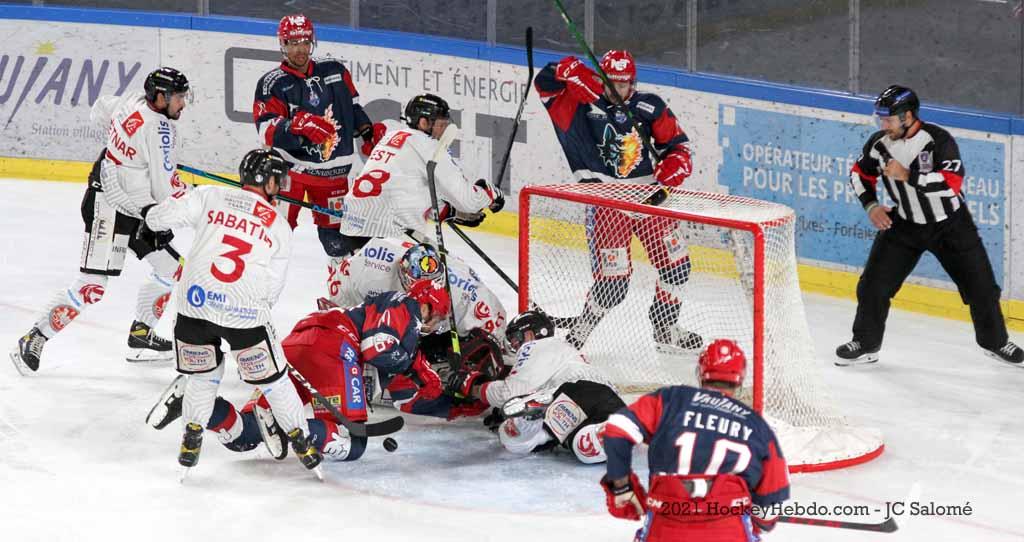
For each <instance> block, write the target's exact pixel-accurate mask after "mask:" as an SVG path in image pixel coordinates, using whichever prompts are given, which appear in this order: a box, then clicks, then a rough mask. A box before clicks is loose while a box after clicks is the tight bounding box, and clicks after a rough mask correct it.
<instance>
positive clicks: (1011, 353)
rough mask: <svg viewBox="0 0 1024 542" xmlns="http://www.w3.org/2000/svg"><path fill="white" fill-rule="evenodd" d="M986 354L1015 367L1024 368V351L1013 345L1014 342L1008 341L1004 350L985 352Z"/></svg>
mask: <svg viewBox="0 0 1024 542" xmlns="http://www.w3.org/2000/svg"><path fill="white" fill-rule="evenodd" d="M985 353H986V354H988V355H989V356H992V357H993V358H996V359H998V360H999V361H1002V362H1005V363H1007V364H1009V365H1013V366H1014V367H1024V349H1022V348H1021V347H1019V346H1017V345H1016V344H1013V341H1006V344H1005V345H1004V346H1003V347H1002V348H996V349H993V350H985Z"/></svg>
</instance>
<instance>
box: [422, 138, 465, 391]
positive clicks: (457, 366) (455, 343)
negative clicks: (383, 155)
mask: <svg viewBox="0 0 1024 542" xmlns="http://www.w3.org/2000/svg"><path fill="white" fill-rule="evenodd" d="M458 135H459V127H458V126H455V125H454V124H449V125H448V126H447V127H446V128H445V130H444V133H443V134H441V137H440V139H439V140H438V142H437V150H436V151H434V155H433V156H432V157H430V160H428V161H427V186H428V187H429V188H430V206H431V208H433V210H434V225H435V227H436V232H435V234H436V235H437V252H438V255H439V256H440V257H441V266H442V267H443V268H444V269H445V273H444V290H445V292H447V293H448V300H449V303H450V304H451V307H450V308H449V311H448V327H450V328H451V329H450V330H449V333H450V334H451V336H452V355H453V356H454V358H455V359H454V363H453V364H452V371H453V372H457V371H459V370H461V369H462V361H463V360H462V350H461V349H460V348H459V330H458V329H457V328H456V327H455V299H453V298H452V285H451V284H450V283H449V281H448V272H447V269H448V250H447V249H445V246H444V228H442V227H441V211H440V207H439V203H438V199H437V179H436V178H435V177H434V173H435V171H436V170H437V163H438V162H439V161H440V160H442V159H444V158H445V155H446V154H447V153H448V146H449V145H451V144H452V141H454V140H455V138H456V136H458ZM452 212H455V208H454V207H453V208H452Z"/></svg>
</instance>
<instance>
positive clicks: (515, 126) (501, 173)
mask: <svg viewBox="0 0 1024 542" xmlns="http://www.w3.org/2000/svg"><path fill="white" fill-rule="evenodd" d="M526 67H527V69H528V70H529V76H528V77H527V78H526V90H524V91H523V99H521V100H519V110H518V111H516V118H515V120H513V121H512V135H511V136H509V138H508V148H507V149H505V158H504V159H502V161H501V169H499V170H498V176H497V177H495V181H494V182H495V183H496V184H497V185H498V186H501V181H502V179H504V178H505V169H506V168H508V160H509V158H511V157H512V145H513V144H515V142H516V132H518V131H519V119H521V118H522V117H523V107H525V106H526V99H527V98H529V97H530V85H532V84H533V27H532V26H528V27H526ZM508 184H509V191H510V192H511V191H512V180H511V179H510V180H509V183H508Z"/></svg>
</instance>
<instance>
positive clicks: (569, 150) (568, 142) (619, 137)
mask: <svg viewBox="0 0 1024 542" xmlns="http://www.w3.org/2000/svg"><path fill="white" fill-rule="evenodd" d="M557 66H558V63H557V62H551V63H549V64H548V65H547V66H545V67H544V69H542V70H541V71H540V73H538V74H537V77H536V79H534V86H535V87H536V89H537V92H538V93H539V94H540V98H541V101H542V102H544V107H546V108H547V110H548V115H550V116H551V122H552V123H553V124H554V126H555V134H556V135H557V136H558V142H559V143H560V144H561V145H562V151H563V152H564V153H565V158H566V160H568V161H569V168H570V169H571V170H572V173H573V177H574V178H575V179H576V180H578V181H582V180H598V181H605V182H622V180H623V179H633V180H637V181H644V182H649V181H652V180H654V177H653V174H654V166H653V165H652V161H651V157H650V156H649V155H648V151H647V149H645V148H644V145H643V142H642V140H641V137H640V134H639V132H637V130H636V128H635V127H633V125H632V124H631V123H630V121H629V119H628V118H627V116H626V112H625V109H624V108H623V107H624V106H618V105H614V104H612V103H611V102H610V101H608V99H607V98H605V97H604V96H602V97H601V98H599V99H598V100H597V101H596V102H594V103H592V104H586V103H581V102H579V101H576V100H575V99H574V98H573V96H572V95H571V94H570V93H569V92H566V90H565V83H564V82H562V81H559V80H558V79H557V78H556V75H555V68H556V67H557ZM626 105H627V106H628V107H629V110H630V112H631V113H632V115H633V118H634V119H636V120H637V121H638V122H639V123H640V124H641V129H642V130H644V131H645V132H647V134H648V135H650V137H651V141H652V143H653V144H654V148H655V150H657V151H658V153H659V154H661V155H664V154H665V151H666V150H667V149H669V148H672V147H675V146H677V145H686V144H687V142H688V141H689V139H687V137H686V133H684V132H683V129H682V128H681V127H680V126H679V122H678V121H677V120H676V117H675V115H674V114H673V113H672V111H671V110H670V109H669V108H668V105H667V104H666V103H665V102H664V100H662V99H661V98H659V97H658V96H656V95H654V94H649V93H645V92H634V93H633V95H632V96H630V97H629V98H628V99H627V100H626Z"/></svg>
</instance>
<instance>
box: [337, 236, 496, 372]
mask: <svg viewBox="0 0 1024 542" xmlns="http://www.w3.org/2000/svg"><path fill="white" fill-rule="evenodd" d="M399 255H401V256H399ZM447 260H448V266H447V267H448V268H447V277H448V283H449V284H450V285H451V291H452V295H453V298H452V302H453V303H452V304H453V307H454V311H455V313H454V316H455V326H456V328H457V329H458V330H459V334H460V338H461V341H460V342H461V343H463V344H464V343H466V342H472V341H473V337H471V336H470V335H474V336H475V337H478V338H486V339H488V340H490V341H491V342H494V343H496V342H497V341H495V340H493V338H491V337H490V335H496V336H500V334H501V333H503V332H504V328H505V318H506V316H505V315H506V312H505V307H504V306H503V305H502V304H501V301H499V300H498V296H497V295H495V294H494V292H492V291H491V289H490V288H488V287H487V286H486V285H485V284H484V283H483V281H481V280H480V277H479V275H477V273H476V271H474V270H473V269H472V268H471V267H470V266H469V265H467V264H466V263H465V262H463V261H462V260H459V259H457V258H453V257H452V256H451V255H450V254H449V255H448V258H447ZM423 278H426V279H430V280H433V281H435V282H438V283H439V284H443V282H441V281H443V280H444V278H445V268H444V266H443V265H442V264H441V257H440V255H439V254H438V252H437V249H436V248H434V246H433V245H431V244H429V243H415V244H414V243H411V242H407V241H406V242H403V241H400V240H398V239H384V238H379V239H372V240H370V241H369V242H368V243H367V244H366V245H365V246H363V248H362V249H360V251H359V252H358V253H356V254H355V255H354V256H351V257H349V258H346V259H345V260H344V261H343V262H342V264H341V266H339V268H338V270H337V272H336V273H332V279H331V283H330V284H329V287H328V290H329V291H330V292H331V299H330V301H331V302H332V303H333V304H334V305H335V306H342V307H344V306H351V305H357V304H359V303H362V302H363V300H364V299H366V297H367V296H369V295H373V294H377V293H380V292H387V291H402V290H408V288H409V286H410V285H412V283H413V282H415V281H416V280H419V279H423ZM321 308H324V307H323V306H321ZM475 330H477V331H475ZM448 331H449V324H448V321H447V320H445V321H444V322H443V323H442V324H441V328H440V329H439V330H438V332H437V333H432V334H430V335H427V336H425V337H423V339H421V341H420V348H421V349H423V350H426V354H427V358H428V360H430V361H431V363H432V364H435V362H443V363H444V364H445V365H447V363H448V360H447V359H445V358H446V356H445V355H444V353H445V352H447V351H448V349H449V348H450V347H451V344H452V343H451V336H450V335H449V334H448ZM463 350H465V349H463ZM496 356H497V358H498V359H499V360H500V356H501V353H500V348H499V349H498V350H497V351H496ZM435 369H437V370H438V371H439V372H440V373H442V376H443V377H446V376H447V375H448V372H447V368H446V367H438V366H435Z"/></svg>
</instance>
